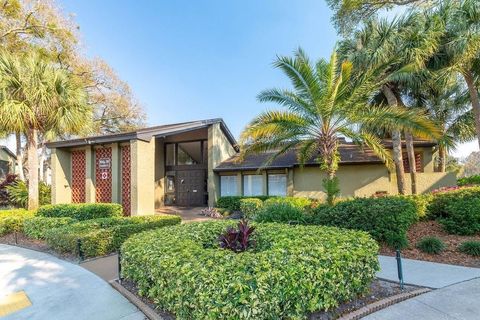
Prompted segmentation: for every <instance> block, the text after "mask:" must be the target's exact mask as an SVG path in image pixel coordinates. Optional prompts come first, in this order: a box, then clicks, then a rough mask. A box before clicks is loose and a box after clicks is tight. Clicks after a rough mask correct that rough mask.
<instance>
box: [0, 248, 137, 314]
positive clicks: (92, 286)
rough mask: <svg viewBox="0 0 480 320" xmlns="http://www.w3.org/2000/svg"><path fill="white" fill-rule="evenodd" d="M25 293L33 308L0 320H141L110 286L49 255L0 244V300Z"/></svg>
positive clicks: (126, 301)
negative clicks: (19, 292) (6, 296)
mask: <svg viewBox="0 0 480 320" xmlns="http://www.w3.org/2000/svg"><path fill="white" fill-rule="evenodd" d="M20 290H25V292H26V294H27V295H28V297H29V298H30V300H31V302H32V306H30V307H27V308H25V309H23V310H20V311H17V312H15V313H12V314H10V315H8V316H6V317H4V318H2V320H13V319H15V320H23V319H25V320H27V319H28V320H45V319H48V320H57V319H58V320H64V319H76V320H83V319H85V320H87V319H88V320H96V319H98V320H100V319H101V320H110V319H111V320H119V319H121V320H143V319H145V316H144V315H143V314H142V313H141V312H140V311H138V309H137V308H136V307H135V306H134V305H132V304H131V303H130V302H128V300H126V299H125V298H124V297H123V296H122V295H121V294H120V293H118V292H117V291H116V290H114V289H113V288H112V287H110V285H109V284H108V283H107V282H105V281H103V280H102V279H100V278H99V277H97V276H96V275H94V274H93V273H90V272H88V271H87V270H85V269H83V268H82V267H80V266H77V265H75V264H72V263H68V262H66V261H63V260H60V259H57V258H55V257H53V256H51V255H48V254H45V253H41V252H37V251H33V250H28V249H23V248H19V247H14V246H8V245H3V244H0V299H1V298H2V297H4V296H5V295H7V294H10V293H12V292H17V291H20Z"/></svg>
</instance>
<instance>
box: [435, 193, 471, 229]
mask: <svg viewBox="0 0 480 320" xmlns="http://www.w3.org/2000/svg"><path fill="white" fill-rule="evenodd" d="M446 212H447V215H446V217H444V218H441V219H439V221H440V224H441V225H442V227H443V229H444V230H445V231H447V232H448V233H451V234H459V235H466V236H469V235H474V234H477V233H480V198H463V199H461V200H458V201H453V202H452V203H450V204H449V205H447V207H446Z"/></svg>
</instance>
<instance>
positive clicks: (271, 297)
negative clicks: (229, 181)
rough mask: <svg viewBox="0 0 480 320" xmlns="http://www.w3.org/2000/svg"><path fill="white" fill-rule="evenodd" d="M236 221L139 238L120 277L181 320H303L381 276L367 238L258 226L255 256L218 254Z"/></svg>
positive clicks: (128, 246) (127, 248)
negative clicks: (222, 235) (220, 241)
mask: <svg viewBox="0 0 480 320" xmlns="http://www.w3.org/2000/svg"><path fill="white" fill-rule="evenodd" d="M233 225H234V223H232V222H231V221H208V222H202V223H189V224H183V225H179V226H174V227H171V228H164V229H159V230H154V231H149V232H145V233H142V234H139V235H135V236H133V237H131V238H130V239H128V240H127V241H126V242H125V243H124V244H123V246H122V275H123V276H124V277H125V278H128V279H130V280H132V281H134V282H135V283H136V284H137V286H138V288H139V293H140V294H141V295H145V296H147V297H148V298H150V299H152V300H154V301H155V302H156V303H158V307H159V308H161V309H164V310H169V311H171V312H173V313H174V314H175V316H176V319H179V320H181V319H247V320H248V319H259V320H262V319H303V318H305V317H306V316H307V314H308V313H310V312H313V311H317V310H323V309H331V308H334V307H335V306H337V305H338V304H339V302H341V301H346V300H350V299H352V298H354V297H355V296H357V295H358V294H361V293H363V292H365V291H366V290H367V289H368V287H369V284H370V283H371V281H372V280H373V279H374V278H375V273H376V271H377V270H378V261H377V250H378V245H377V244H376V243H375V241H373V240H372V239H371V238H370V237H369V236H368V234H366V233H364V232H360V231H347V230H339V229H336V228H329V227H319V226H290V225H285V224H268V223H261V224H256V225H255V226H256V230H255V233H254V234H255V239H256V241H257V243H256V246H255V248H254V249H253V250H247V251H245V252H242V253H234V252H232V251H230V250H222V249H220V248H219V244H218V240H217V239H218V235H219V234H220V233H221V232H222V231H223V230H225V228H226V227H228V226H233Z"/></svg>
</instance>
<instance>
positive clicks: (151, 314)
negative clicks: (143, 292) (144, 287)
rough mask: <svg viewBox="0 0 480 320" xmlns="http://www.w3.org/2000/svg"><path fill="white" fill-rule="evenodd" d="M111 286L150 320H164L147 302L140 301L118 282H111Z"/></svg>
mask: <svg viewBox="0 0 480 320" xmlns="http://www.w3.org/2000/svg"><path fill="white" fill-rule="evenodd" d="M108 283H110V285H111V286H112V287H113V288H114V289H115V290H117V291H118V292H120V293H121V294H122V295H123V296H124V297H125V298H127V300H128V301H130V302H131V303H132V304H133V305H135V306H136V307H137V308H138V309H139V310H140V311H141V312H143V314H144V315H145V316H146V317H147V318H148V319H149V320H164V318H163V317H162V316H160V315H159V314H158V313H156V312H155V310H153V309H152V308H150V307H149V306H148V305H147V304H146V303H145V302H143V301H142V300H140V299H139V298H138V297H137V296H136V295H134V294H133V293H131V292H130V291H129V290H127V289H126V288H125V287H124V286H122V285H121V284H120V283H119V282H118V281H117V280H112V281H109V282H108Z"/></svg>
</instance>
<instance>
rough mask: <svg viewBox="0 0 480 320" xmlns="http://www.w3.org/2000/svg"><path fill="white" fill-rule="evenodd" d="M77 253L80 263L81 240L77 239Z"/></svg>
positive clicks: (81, 255) (81, 252)
mask: <svg viewBox="0 0 480 320" xmlns="http://www.w3.org/2000/svg"><path fill="white" fill-rule="evenodd" d="M77 251H78V258H79V259H80V261H83V258H84V257H83V251H82V239H77Z"/></svg>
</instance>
